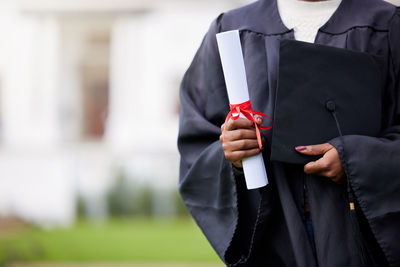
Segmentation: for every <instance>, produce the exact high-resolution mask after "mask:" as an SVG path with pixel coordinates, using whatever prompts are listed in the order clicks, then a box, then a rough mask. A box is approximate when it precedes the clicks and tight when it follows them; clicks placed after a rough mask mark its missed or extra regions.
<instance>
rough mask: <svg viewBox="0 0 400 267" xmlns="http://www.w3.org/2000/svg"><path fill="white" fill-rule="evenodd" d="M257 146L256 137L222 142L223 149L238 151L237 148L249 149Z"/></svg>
mask: <svg viewBox="0 0 400 267" xmlns="http://www.w3.org/2000/svg"><path fill="white" fill-rule="evenodd" d="M254 148H258V141H257V139H242V140H237V141H232V142H226V141H225V142H224V143H223V144H222V149H223V150H224V151H238V150H249V149H254Z"/></svg>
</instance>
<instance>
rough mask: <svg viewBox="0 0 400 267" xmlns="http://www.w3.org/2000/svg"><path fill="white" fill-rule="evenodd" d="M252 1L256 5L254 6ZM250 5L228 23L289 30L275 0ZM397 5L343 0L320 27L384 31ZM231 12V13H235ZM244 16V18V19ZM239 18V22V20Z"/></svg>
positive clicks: (323, 29)
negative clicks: (363, 28) (364, 28)
mask: <svg viewBox="0 0 400 267" xmlns="http://www.w3.org/2000/svg"><path fill="white" fill-rule="evenodd" d="M253 5H255V6H253ZM253 5H251V6H249V7H248V8H249V9H243V10H242V11H243V13H244V14H240V13H239V14H236V15H239V17H241V18H239V20H237V17H236V22H238V23H240V24H238V25H234V24H236V23H235V22H234V21H235V20H234V19H233V18H232V20H229V21H230V22H231V23H228V24H231V25H230V26H231V27H233V28H235V26H236V28H239V29H240V30H250V31H255V32H259V33H263V34H267V35H279V34H284V33H287V32H290V31H292V29H289V28H287V27H286V26H285V25H284V23H283V22H282V18H281V16H280V14H279V10H278V4H277V0H259V1H257V2H256V3H254V4H253ZM395 12H396V7H395V6H393V5H392V4H389V3H386V2H384V1H377V0H342V2H341V3H340V5H339V7H338V8H337V9H336V11H335V12H334V13H333V15H332V16H331V17H330V18H329V20H328V21H327V22H326V23H325V24H324V25H323V26H322V27H321V28H320V29H319V31H321V32H325V33H329V34H341V33H345V32H346V31H348V30H349V29H352V28H355V27H370V28H373V29H375V30H378V31H387V30H388V24H389V21H390V19H391V18H392V17H393V15H394V14H395ZM235 13H236V12H235ZM235 13H233V14H235ZM233 14H232V15H233ZM243 20H244V21H243ZM239 21H240V22H239Z"/></svg>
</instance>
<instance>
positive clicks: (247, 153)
mask: <svg viewBox="0 0 400 267" xmlns="http://www.w3.org/2000/svg"><path fill="white" fill-rule="evenodd" d="M224 152H225V158H226V159H227V160H229V161H230V162H237V161H241V160H243V159H245V158H250V157H252V156H255V155H258V154H259V153H260V152H261V150H260V149H259V148H258V147H257V148H254V149H249V150H239V151H224Z"/></svg>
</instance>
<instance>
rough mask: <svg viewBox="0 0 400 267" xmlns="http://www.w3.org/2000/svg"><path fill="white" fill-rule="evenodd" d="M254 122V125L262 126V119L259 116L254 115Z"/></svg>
mask: <svg viewBox="0 0 400 267" xmlns="http://www.w3.org/2000/svg"><path fill="white" fill-rule="evenodd" d="M254 120H255V121H256V123H257V124H258V125H261V124H263V117H262V116H260V115H254Z"/></svg>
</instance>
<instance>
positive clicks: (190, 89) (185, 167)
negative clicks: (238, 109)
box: [178, 17, 265, 266]
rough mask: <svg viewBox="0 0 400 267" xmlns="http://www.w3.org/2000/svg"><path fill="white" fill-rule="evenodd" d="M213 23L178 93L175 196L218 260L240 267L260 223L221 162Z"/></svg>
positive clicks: (221, 95)
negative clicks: (179, 157) (180, 199)
mask: <svg viewBox="0 0 400 267" xmlns="http://www.w3.org/2000/svg"><path fill="white" fill-rule="evenodd" d="M219 19H220V17H219V18H218V19H217V20H215V21H214V22H213V23H212V25H211V27H210V29H209V31H208V33H207V34H206V36H205V38H204V39H203V42H202V44H201V46H200V48H199V50H198V51H197V53H196V55H195V57H194V59H193V62H192V64H191V65H190V67H189V69H188V70H187V72H186V73H185V75H184V78H183V81H182V84H181V88H180V122H179V135H178V149H179V152H180V154H181V162H180V175H179V191H180V194H181V196H182V199H183V200H184V203H185V205H186V207H187V208H188V210H189V212H190V213H191V215H192V216H193V218H194V219H195V221H196V223H197V224H198V225H199V227H200V228H201V230H202V231H203V233H204V235H205V236H206V237H207V239H208V241H209V242H210V243H211V245H212V246H213V248H214V250H215V251H216V252H217V254H218V255H219V257H220V258H221V259H222V260H223V261H224V262H225V263H226V264H227V265H229V266H243V264H244V263H245V262H247V261H248V259H249V257H250V251H251V246H252V243H253V242H254V237H255V236H256V234H257V232H259V231H260V230H258V229H255V225H256V224H255V220H257V221H258V222H260V219H259V218H258V217H260V216H257V213H258V212H259V211H260V205H261V200H259V199H257V198H256V197H255V196H256V195H258V196H260V194H259V192H258V191H253V192H250V191H247V190H246V189H245V184H244V177H243V174H242V173H240V171H237V170H236V169H233V167H232V164H231V163H230V162H228V161H227V160H226V159H225V156H224V153H223V150H222V146H221V143H220V141H219V136H220V135H221V128H220V127H221V125H222V124H223V123H224V120H225V116H226V115H227V114H228V112H229V100H228V96H227V93H226V87H225V82H224V78H223V77H224V76H223V73H222V67H221V63H220V58H219V53H218V49H217V42H216V36H215V35H216V33H218V32H219V31H220V29H219V22H218V21H219ZM254 200H255V201H254ZM254 202H255V203H254ZM242 210H243V213H242V212H241V211H242ZM263 210H265V209H263ZM263 212H265V211H263ZM239 213H241V214H242V215H241V217H242V218H243V220H242V219H240V220H239ZM257 218H258V219H257ZM242 221H243V223H242ZM241 225H245V227H241ZM258 225H262V224H261V223H258ZM259 227H261V226H259Z"/></svg>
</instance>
